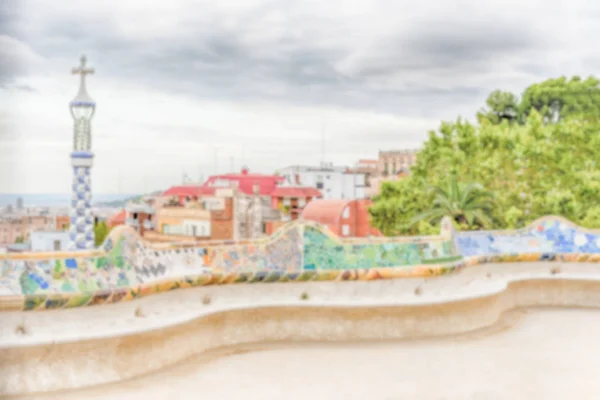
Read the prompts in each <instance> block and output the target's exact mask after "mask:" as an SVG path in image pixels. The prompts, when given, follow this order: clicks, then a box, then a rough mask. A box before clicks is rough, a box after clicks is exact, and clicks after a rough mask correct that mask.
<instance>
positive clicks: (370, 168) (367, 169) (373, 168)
mask: <svg viewBox="0 0 600 400" xmlns="http://www.w3.org/2000/svg"><path fill="white" fill-rule="evenodd" d="M378 164H379V161H378V160H364V159H363V160H358V163H356V167H355V168H354V171H356V172H358V173H361V174H365V185H366V186H367V187H369V186H371V177H375V176H377V175H378V174H379V172H378V169H377V165H378Z"/></svg>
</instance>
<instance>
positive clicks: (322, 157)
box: [321, 122, 325, 165]
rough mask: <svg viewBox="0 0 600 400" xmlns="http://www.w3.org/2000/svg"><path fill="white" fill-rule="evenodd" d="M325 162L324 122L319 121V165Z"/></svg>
mask: <svg viewBox="0 0 600 400" xmlns="http://www.w3.org/2000/svg"><path fill="white" fill-rule="evenodd" d="M324 162H325V122H322V123H321V165H323V163H324Z"/></svg>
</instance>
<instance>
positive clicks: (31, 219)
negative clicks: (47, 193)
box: [0, 215, 57, 246]
mask: <svg viewBox="0 0 600 400" xmlns="http://www.w3.org/2000/svg"><path fill="white" fill-rule="evenodd" d="M56 221H57V218H56V217H54V216H45V215H18V216H7V217H0V245H3V246H5V245H11V244H14V243H16V242H25V241H28V240H29V238H30V235H31V233H32V232H36V231H46V230H56V225H57V222H56Z"/></svg>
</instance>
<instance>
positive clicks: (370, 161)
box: [358, 160, 377, 165]
mask: <svg viewBox="0 0 600 400" xmlns="http://www.w3.org/2000/svg"><path fill="white" fill-rule="evenodd" d="M358 163H359V164H371V165H375V164H377V160H358Z"/></svg>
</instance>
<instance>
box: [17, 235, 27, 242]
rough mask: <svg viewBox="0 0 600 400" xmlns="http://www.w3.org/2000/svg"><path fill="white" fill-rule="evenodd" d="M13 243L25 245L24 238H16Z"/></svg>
mask: <svg viewBox="0 0 600 400" xmlns="http://www.w3.org/2000/svg"><path fill="white" fill-rule="evenodd" d="M15 243H25V237H23V236H17V238H16V239H15Z"/></svg>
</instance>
